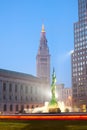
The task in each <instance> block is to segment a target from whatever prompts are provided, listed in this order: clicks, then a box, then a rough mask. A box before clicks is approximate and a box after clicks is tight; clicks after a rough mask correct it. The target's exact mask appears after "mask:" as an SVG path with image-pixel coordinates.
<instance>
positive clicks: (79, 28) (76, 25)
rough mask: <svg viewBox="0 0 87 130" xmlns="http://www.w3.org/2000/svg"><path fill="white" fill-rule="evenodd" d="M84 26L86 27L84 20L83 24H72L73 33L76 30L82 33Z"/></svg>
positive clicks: (86, 23)
mask: <svg viewBox="0 0 87 130" xmlns="http://www.w3.org/2000/svg"><path fill="white" fill-rule="evenodd" d="M85 26H87V22H86V20H84V22H80V23H79V24H78V23H76V24H74V28H75V32H76V31H77V30H79V31H82V30H83V28H84V27H85Z"/></svg>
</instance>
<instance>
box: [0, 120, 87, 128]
mask: <svg viewBox="0 0 87 130" xmlns="http://www.w3.org/2000/svg"><path fill="white" fill-rule="evenodd" d="M0 130H87V121H77V120H74V121H73V120H70V121H69V120H68V121H65V120H61V121H59V120H31V121H23V120H0Z"/></svg>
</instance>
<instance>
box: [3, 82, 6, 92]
mask: <svg viewBox="0 0 87 130" xmlns="http://www.w3.org/2000/svg"><path fill="white" fill-rule="evenodd" d="M3 91H6V83H3Z"/></svg>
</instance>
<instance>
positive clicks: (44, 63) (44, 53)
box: [36, 25, 50, 83]
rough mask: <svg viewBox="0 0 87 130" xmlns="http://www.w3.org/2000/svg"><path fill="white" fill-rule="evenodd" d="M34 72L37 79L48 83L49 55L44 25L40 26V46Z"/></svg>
mask: <svg viewBox="0 0 87 130" xmlns="http://www.w3.org/2000/svg"><path fill="white" fill-rule="evenodd" d="M36 70H37V77H39V78H41V79H42V80H43V81H44V82H47V83H50V54H49V48H48V45H47V39H46V32H45V28H44V25H42V30H41V38H40V45H39V48H38V53H37V56H36Z"/></svg>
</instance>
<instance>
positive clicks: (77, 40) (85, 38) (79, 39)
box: [75, 35, 87, 43]
mask: <svg viewBox="0 0 87 130" xmlns="http://www.w3.org/2000/svg"><path fill="white" fill-rule="evenodd" d="M83 40H87V35H86V36H83V37H78V38H75V43H77V42H82V41H83Z"/></svg>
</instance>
